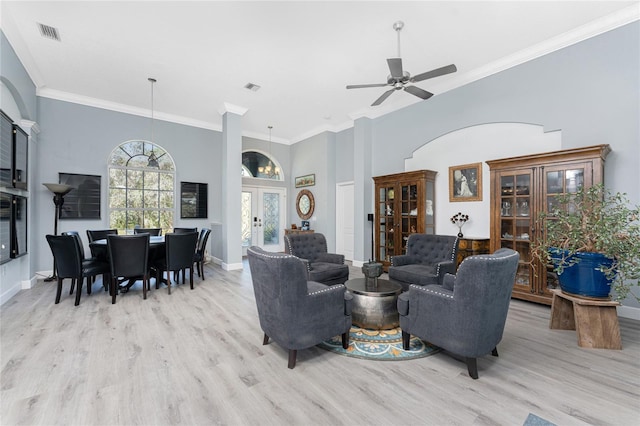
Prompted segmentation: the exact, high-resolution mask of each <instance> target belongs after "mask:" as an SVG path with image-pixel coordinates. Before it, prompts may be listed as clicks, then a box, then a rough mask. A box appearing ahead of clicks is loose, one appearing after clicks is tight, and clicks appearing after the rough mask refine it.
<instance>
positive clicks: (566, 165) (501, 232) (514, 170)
mask: <svg viewBox="0 0 640 426" xmlns="http://www.w3.org/2000/svg"><path fill="white" fill-rule="evenodd" d="M609 152H610V148H609V145H596V146H590V147H584V148H576V149H567V150H563V151H554V152H548V153H542V154H535V155H527V156H521V157H512V158H505V159H501V160H492V161H487V164H488V165H489V168H490V170H491V216H490V217H491V219H490V220H491V252H492V253H493V252H494V251H496V250H497V249H499V248H501V247H508V248H512V249H514V250H516V251H518V252H519V253H520V264H519V265H518V272H517V274H516V279H515V283H514V285H513V297H515V298H518V299H524V300H529V301H532V302H538V303H544V304H547V305H550V304H551V300H552V297H553V293H552V292H551V290H552V289H555V288H556V287H558V281H557V276H556V275H555V273H553V272H552V271H551V269H550V268H548V267H547V265H544V264H542V263H541V262H540V261H537V260H535V259H533V258H532V256H531V244H532V243H533V242H535V241H536V240H537V239H539V238H544V229H543V228H544V227H542V226H539V224H538V223H537V221H536V218H537V217H538V216H539V214H540V213H541V212H549V211H552V210H553V208H554V203H555V199H556V197H557V196H559V195H561V194H565V193H572V192H576V191H577V190H578V188H580V187H587V188H588V187H591V186H593V185H595V184H597V183H601V182H602V181H603V176H604V160H605V157H606V156H607V154H608V153H609Z"/></svg>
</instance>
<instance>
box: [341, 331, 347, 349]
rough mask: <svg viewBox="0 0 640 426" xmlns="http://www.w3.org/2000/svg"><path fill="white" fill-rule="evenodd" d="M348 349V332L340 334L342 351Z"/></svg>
mask: <svg viewBox="0 0 640 426" xmlns="http://www.w3.org/2000/svg"><path fill="white" fill-rule="evenodd" d="M348 347H349V332H348V331H347V332H346V333H342V349H347V348H348Z"/></svg>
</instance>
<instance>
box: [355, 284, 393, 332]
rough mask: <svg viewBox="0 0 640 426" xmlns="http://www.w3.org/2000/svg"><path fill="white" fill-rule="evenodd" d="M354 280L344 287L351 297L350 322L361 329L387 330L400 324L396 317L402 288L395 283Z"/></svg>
mask: <svg viewBox="0 0 640 426" xmlns="http://www.w3.org/2000/svg"><path fill="white" fill-rule="evenodd" d="M373 282H374V281H373V279H369V280H368V281H367V279H366V278H355V279H352V280H349V281H347V282H346V283H344V285H345V286H346V287H347V290H349V291H350V292H351V294H352V295H353V302H352V308H351V322H352V323H353V324H355V325H357V326H359V327H362V328H369V329H373V330H388V329H391V328H395V327H397V326H398V324H400V320H399V316H398V306H397V301H398V295H399V294H400V293H402V286H401V285H400V284H398V283H397V282H395V281H389V280H383V279H380V278H378V280H377V285H374V284H373Z"/></svg>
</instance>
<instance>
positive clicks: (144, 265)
mask: <svg viewBox="0 0 640 426" xmlns="http://www.w3.org/2000/svg"><path fill="white" fill-rule="evenodd" d="M107 251H108V253H109V259H110V264H111V286H110V290H111V303H112V304H115V303H116V295H117V294H118V278H120V277H122V278H129V279H141V280H142V298H143V299H146V298H147V290H150V286H149V268H148V264H149V234H147V233H143V234H138V235H107Z"/></svg>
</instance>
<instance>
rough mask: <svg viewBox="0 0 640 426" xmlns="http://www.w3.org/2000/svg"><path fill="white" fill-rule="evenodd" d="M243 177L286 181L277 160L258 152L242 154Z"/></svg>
mask: <svg viewBox="0 0 640 426" xmlns="http://www.w3.org/2000/svg"><path fill="white" fill-rule="evenodd" d="M242 176H243V177H253V178H260V179H274V180H284V177H283V176H282V168H281V167H280V166H279V165H278V163H277V162H276V160H275V159H274V158H271V157H268V156H267V155H265V154H263V153H261V152H258V151H245V152H243V153H242Z"/></svg>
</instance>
